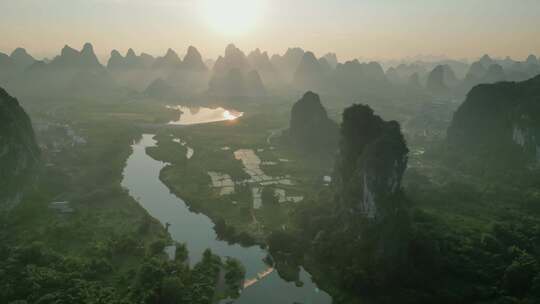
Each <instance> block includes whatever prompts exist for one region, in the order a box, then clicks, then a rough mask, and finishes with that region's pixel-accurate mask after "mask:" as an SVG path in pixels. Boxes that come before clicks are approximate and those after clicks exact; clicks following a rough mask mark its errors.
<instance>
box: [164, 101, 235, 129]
mask: <svg viewBox="0 0 540 304" xmlns="http://www.w3.org/2000/svg"><path fill="white" fill-rule="evenodd" d="M167 108H169V109H175V110H178V111H179V112H180V118H179V119H178V120H174V121H170V122H169V124H170V125H181V126H187V125H195V124H204V123H210V122H218V121H226V120H235V119H237V118H240V117H242V116H243V115H244V113H242V112H238V111H234V110H227V109H224V108H221V107H218V108H206V107H186V106H167Z"/></svg>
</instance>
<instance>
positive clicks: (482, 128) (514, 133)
mask: <svg viewBox="0 0 540 304" xmlns="http://www.w3.org/2000/svg"><path fill="white" fill-rule="evenodd" d="M448 141H449V143H450V144H452V145H455V146H458V147H461V148H463V149H466V150H469V151H471V153H474V154H477V153H479V152H480V151H490V154H491V155H494V156H499V159H504V157H517V158H519V159H526V160H527V161H529V162H534V163H540V76H537V77H535V78H532V79H530V80H527V81H524V82H499V83H495V84H486V85H479V86H477V87H475V88H473V89H472V90H471V91H470V93H469V94H468V96H467V99H466V100H465V102H464V103H463V104H462V105H461V106H460V108H459V109H458V110H457V111H456V113H455V114H454V118H453V121H452V124H451V126H450V127H449V129H448Z"/></svg>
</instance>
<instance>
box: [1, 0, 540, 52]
mask: <svg viewBox="0 0 540 304" xmlns="http://www.w3.org/2000/svg"><path fill="white" fill-rule="evenodd" d="M205 1H206V2H208V1H214V3H218V4H216V7H219V9H217V10H212V9H211V8H208V5H202V4H201V3H202V2H205ZM225 1H226V0H0V51H1V52H11V51H12V50H13V49H14V48H15V47H17V46H23V47H25V48H27V49H28V50H29V51H30V52H31V53H32V54H35V55H37V56H38V57H41V56H53V55H55V54H57V53H58V52H59V51H60V49H61V48H62V47H63V46H64V45H65V44H69V45H71V46H73V47H75V48H77V49H79V48H81V46H82V44H83V43H84V42H86V41H90V42H92V43H93V45H94V47H95V49H96V52H97V53H98V55H100V57H102V58H104V57H107V56H108V54H109V52H110V51H111V49H114V48H116V49H118V50H120V51H121V52H125V51H126V50H127V48H129V47H133V48H134V49H135V50H136V51H137V52H140V51H144V52H147V53H150V54H162V53H164V52H165V50H166V49H167V48H169V47H171V48H173V49H176V50H177V51H178V53H179V54H183V53H184V51H185V49H186V48H187V46H189V45H194V46H196V47H197V48H198V49H199V50H200V51H201V52H202V53H203V56H204V57H207V58H208V57H214V56H217V55H219V54H221V53H223V50H224V48H225V46H226V44H227V43H229V42H234V43H235V44H236V45H237V46H238V47H240V48H241V49H243V50H245V51H248V50H251V49H253V48H255V47H260V48H261V49H263V50H268V51H270V52H271V53H276V52H279V53H283V52H284V50H285V49H286V48H287V47H290V46H300V47H303V48H305V49H309V50H312V51H314V52H315V53H317V54H318V55H323V54H324V53H326V52H329V51H333V52H336V53H337V54H338V56H339V57H340V59H350V58H357V57H363V58H401V57H408V56H415V55H418V54H434V55H447V56H450V57H455V58H465V57H468V58H474V57H478V56H480V55H482V54H484V53H489V54H492V55H494V56H506V55H510V56H512V57H514V58H517V59H523V58H524V57H526V56H527V55H528V54H531V53H534V54H536V55H540V0H324V1H323V0H251V1H259V2H260V4H261V5H260V7H259V8H258V9H257V11H256V12H250V10H253V8H251V7H250V8H249V9H246V10H244V9H242V10H225V9H223V4H219V3H224V2H225ZM228 1H233V2H234V1H240V2H241V1H246V0H228ZM229 3H230V2H229ZM222 11H223V12H224V13H223V14H221V12H222ZM224 14H226V15H231V16H229V17H230V18H235V19H234V20H236V19H240V20H243V19H241V18H246V17H245V16H246V15H249V14H254V15H256V18H253V20H251V19H250V20H251V21H252V22H251V21H250V22H251V23H250V26H246V29H244V30H245V31H244V32H243V33H241V34H237V35H230V34H229V33H228V31H227V30H225V29H224V28H225V26H223V27H222V29H223V30H220V24H219V23H218V24H213V22H212V21H209V17H210V16H220V17H222V16H223V15H224ZM224 17H227V16H224ZM224 20H225V21H226V20H227V19H224ZM221 22H224V21H223V20H221Z"/></svg>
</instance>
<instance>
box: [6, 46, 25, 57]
mask: <svg viewBox="0 0 540 304" xmlns="http://www.w3.org/2000/svg"><path fill="white" fill-rule="evenodd" d="M21 55H23V56H29V55H28V53H27V52H26V50H25V49H23V48H20V47H19V48H16V49H15V50H14V51H13V52H11V55H10V56H11V57H13V56H21Z"/></svg>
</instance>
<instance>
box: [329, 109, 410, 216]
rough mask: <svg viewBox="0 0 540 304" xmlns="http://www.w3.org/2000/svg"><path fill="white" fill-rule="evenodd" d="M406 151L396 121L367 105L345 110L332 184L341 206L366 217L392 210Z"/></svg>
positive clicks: (395, 205)
mask: <svg viewBox="0 0 540 304" xmlns="http://www.w3.org/2000/svg"><path fill="white" fill-rule="evenodd" d="M407 154H408V149H407V146H406V144H405V140H404V138H403V135H402V133H401V130H400V126H399V124H398V123H397V122H394V121H390V122H386V121H384V120H382V119H381V118H380V117H379V116H377V115H375V114H374V113H373V110H372V109H371V108H370V107H369V106H364V105H353V106H352V107H350V108H348V109H346V110H345V112H344V113H343V123H342V125H341V142H340V154H339V157H338V160H337V163H336V172H335V184H334V186H335V187H336V190H337V193H339V196H340V202H341V206H342V208H344V209H345V210H348V211H350V212H352V213H353V214H361V215H362V216H364V217H366V218H368V219H377V218H379V219H380V218H384V217H385V216H386V215H389V214H391V213H393V212H395V210H397V209H398V207H399V204H400V203H401V201H402V200H401V199H400V197H399V196H400V194H401V179H402V177H403V173H404V172H405V169H406V167H407Z"/></svg>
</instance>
